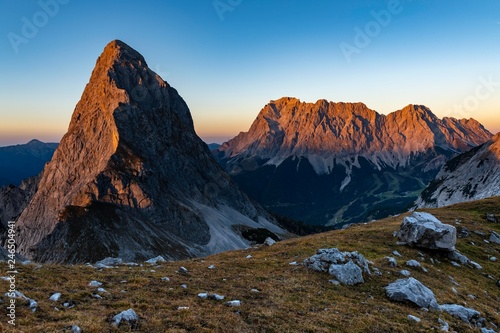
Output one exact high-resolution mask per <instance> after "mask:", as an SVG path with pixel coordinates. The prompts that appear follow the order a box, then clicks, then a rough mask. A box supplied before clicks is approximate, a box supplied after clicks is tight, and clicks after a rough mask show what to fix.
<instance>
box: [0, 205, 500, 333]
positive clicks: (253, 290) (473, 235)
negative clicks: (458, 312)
mask: <svg viewBox="0 0 500 333" xmlns="http://www.w3.org/2000/svg"><path fill="white" fill-rule="evenodd" d="M425 211H428V212H430V213H432V214H434V215H435V216H436V217H437V218H439V219H440V220H441V221H442V222H444V223H448V224H452V225H454V226H456V227H458V229H459V230H463V228H464V227H465V228H467V229H468V230H470V234H469V235H468V236H467V237H464V238H458V239H457V246H456V247H457V249H458V250H459V251H460V252H462V253H463V254H464V255H466V256H467V257H469V258H470V259H471V260H473V261H476V262H477V263H479V264H480V265H481V266H482V267H483V269H482V270H478V269H474V268H469V267H465V266H462V267H454V266H453V265H452V264H451V263H450V260H449V259H447V258H446V256H444V255H443V254H439V253H436V252H432V251H423V250H419V249H414V248H410V247H408V246H405V245H397V244H396V242H397V241H398V239H397V238H395V237H394V236H393V233H394V232H395V231H397V230H398V229H399V225H400V224H401V222H402V220H403V215H401V216H397V217H390V218H386V219H383V220H380V221H376V222H373V223H368V224H363V225H355V226H352V227H351V228H349V229H346V230H336V231H330V232H325V233H321V234H316V235H311V236H306V237H301V238H295V239H291V240H286V241H282V242H278V243H276V244H274V245H272V246H257V247H255V248H250V249H246V250H240V251H232V252H226V253H221V254H218V255H213V256H210V257H206V258H201V259H195V260H189V261H180V262H166V263H161V264H159V265H150V264H145V263H144V264H142V265H141V266H118V267H117V268H109V269H101V270H98V269H96V268H93V267H90V266H84V265H81V266H63V265H38V264H36V263H33V264H27V265H20V264H18V265H17V270H18V271H19V273H18V274H17V281H16V284H17V289H18V290H19V291H21V292H22V293H24V294H25V295H26V296H27V297H29V298H31V299H34V300H36V301H37V302H38V307H37V310H36V311H35V312H32V311H31V310H30V309H29V307H28V306H26V305H24V304H23V301H21V300H18V301H17V313H16V327H15V329H13V327H12V326H10V325H8V324H7V320H8V317H7V316H6V305H7V303H8V301H9V299H8V298H7V297H5V296H4V292H3V291H4V290H6V289H8V282H6V281H0V286H1V289H0V290H1V291H2V295H1V297H0V318H3V319H2V321H1V322H0V328H1V329H0V331H7V332H64V331H67V332H71V326H72V325H78V326H79V327H80V328H81V329H82V331H83V332H131V331H136V332H149V333H153V332H266V333H268V332H430V331H436V332H438V331H439V330H440V327H441V326H442V325H441V324H440V323H439V319H442V320H444V321H446V322H447V323H449V325H450V331H453V330H455V331H457V332H479V331H480V330H479V328H475V327H472V326H469V325H468V324H466V323H464V322H462V321H461V320H460V319H457V318H453V317H451V316H450V315H448V314H447V313H444V312H440V311H436V310H430V311H425V310H421V309H419V308H416V307H415V306H412V305H411V304H402V303H394V302H391V301H389V300H388V298H387V296H386V295H385V291H384V286H386V285H388V284H389V283H391V282H394V281H395V280H397V279H399V278H402V276H401V275H400V274H399V271H400V270H401V269H407V270H409V271H410V272H411V276H413V277H414V278H416V279H418V280H419V281H421V282H422V283H423V284H424V285H426V286H427V287H429V288H430V289H431V290H432V291H433V292H434V293H435V295H436V299H437V300H438V302H439V303H440V304H443V303H455V304H461V305H465V306H467V307H470V308H473V309H475V310H477V311H479V312H480V313H481V316H482V317H484V318H486V321H487V323H494V324H496V325H499V324H500V287H499V285H498V282H497V281H498V280H499V279H500V269H499V265H500V263H499V262H498V261H496V262H495V261H491V260H490V259H491V257H492V256H494V257H500V245H498V244H494V243H487V242H485V241H484V240H485V239H488V237H489V235H490V232H491V231H492V230H493V231H496V232H500V223H494V222H488V221H487V220H486V219H485V215H486V214H499V215H500V197H497V198H492V199H486V200H482V201H477V202H471V203H465V204H459V205H455V206H451V207H446V208H440V209H428V210H425ZM332 247H337V248H339V249H340V250H342V251H358V252H360V253H361V254H363V255H364V256H365V257H366V258H367V259H368V260H370V261H372V262H373V265H374V266H375V267H377V268H378V269H379V270H380V271H381V272H382V275H381V276H378V275H375V274H373V275H371V276H365V283H364V284H360V285H356V286H344V285H334V284H332V283H330V282H329V280H330V279H331V276H330V275H328V274H327V273H318V272H316V271H313V270H311V269H308V268H306V267H304V266H302V265H300V264H301V263H302V261H303V260H304V259H306V258H308V257H310V256H312V255H314V254H315V253H316V251H317V250H318V249H320V248H332ZM395 250H396V251H398V252H399V253H400V254H401V255H402V257H396V259H397V260H398V266H397V267H390V266H389V264H388V261H387V259H386V258H385V257H386V256H394V255H393V251H395ZM419 252H420V254H419ZM249 256H251V257H249ZM419 257H424V259H425V260H424V261H421V264H422V266H423V267H425V268H426V269H427V270H428V272H427V273H424V272H423V271H422V270H420V269H414V268H410V267H406V266H405V265H404V263H405V262H406V261H408V260H410V259H418V258H419ZM431 258H432V259H433V261H434V263H432V262H431ZM291 262H297V263H299V265H290V263H291ZM210 265H214V266H215V268H212V269H209V268H208V267H209V266H210ZM181 266H183V267H185V268H186V269H187V270H188V273H182V272H178V271H179V269H180V267H181ZM0 269H1V270H2V272H6V271H7V267H6V265H5V264H2V265H1V266H0ZM1 274H5V273H1ZM164 277H168V278H169V280H168V281H167V280H166V279H163V280H162V278H164ZM450 277H451V278H450ZM452 278H453V280H452ZM91 280H97V281H100V282H102V283H103V285H102V287H103V288H104V289H105V290H106V291H107V292H97V291H96V289H97V288H96V287H90V286H89V282H90V281H91ZM454 282H455V283H454ZM183 284H185V285H186V286H184V287H183V286H182V285H183ZM452 288H455V291H456V293H455V292H454V291H453V289H452ZM257 291H258V292H257ZM56 292H60V293H61V294H62V296H61V298H60V300H59V301H56V302H55V301H51V300H49V297H50V296H51V295H52V294H54V293H56ZM202 292H213V293H217V294H219V295H223V296H225V299H224V300H223V301H217V300H210V299H201V298H199V297H198V294H199V293H202ZM96 294H99V295H100V297H102V298H100V299H99V298H96V296H94V295H96ZM231 300H240V301H241V306H239V307H229V306H227V305H225V302H227V301H231ZM63 303H66V305H69V306H64V305H63ZM179 307H188V309H185V308H184V309H182V310H179ZM129 308H132V309H133V310H134V311H135V312H136V313H137V314H138V315H139V321H138V322H137V323H136V325H132V326H131V325H129V324H126V323H122V324H120V326H118V327H115V326H113V325H112V318H113V316H115V315H117V314H118V313H120V312H122V311H124V310H127V309H129ZM408 315H414V316H416V317H418V318H420V319H421V322H419V323H416V322H413V321H410V320H409V319H408ZM488 327H491V325H490V324H488Z"/></svg>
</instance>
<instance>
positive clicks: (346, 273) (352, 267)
mask: <svg viewBox="0 0 500 333" xmlns="http://www.w3.org/2000/svg"><path fill="white" fill-rule="evenodd" d="M328 272H329V273H330V274H331V275H333V276H335V278H336V279H337V280H338V281H339V282H340V283H342V284H346V285H348V286H352V285H355V284H359V283H364V282H365V280H364V279H363V271H362V270H361V268H359V266H358V265H356V264H355V263H354V262H353V261H352V260H349V262H348V263H347V264H332V265H330V268H329V269H328Z"/></svg>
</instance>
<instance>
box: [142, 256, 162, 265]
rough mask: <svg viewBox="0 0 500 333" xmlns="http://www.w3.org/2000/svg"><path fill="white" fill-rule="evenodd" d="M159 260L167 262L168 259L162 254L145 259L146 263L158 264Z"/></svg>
mask: <svg viewBox="0 0 500 333" xmlns="http://www.w3.org/2000/svg"><path fill="white" fill-rule="evenodd" d="M159 262H167V260H165V258H163V257H162V256H158V257H154V258H151V259H149V260H146V261H145V263H147V264H151V265H156V264H157V263H159Z"/></svg>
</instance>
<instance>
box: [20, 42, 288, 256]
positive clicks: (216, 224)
mask: <svg viewBox="0 0 500 333" xmlns="http://www.w3.org/2000/svg"><path fill="white" fill-rule="evenodd" d="M271 221H273V220H272V218H270V217H269V215H268V214H267V213H266V212H265V211H264V210H262V209H261V208H260V207H259V206H258V205H254V204H253V203H252V202H251V201H250V200H249V199H248V197H246V195H244V194H243V193H241V192H240V191H239V190H238V189H237V187H236V186H235V185H233V184H232V182H231V180H230V179H229V177H228V176H227V175H226V174H225V173H224V172H223V170H222V169H221V168H220V167H219V166H218V165H217V163H216V161H215V160H214V159H213V158H212V156H211V155H210V152H209V151H208V148H207V146H206V145H205V144H204V143H203V142H202V141H201V139H200V138H199V137H198V136H197V135H196V133H195V131H194V126H193V121H192V118H191V114H190V112H189V108H188V106H187V105H186V103H185V102H184V100H183V99H182V98H181V97H180V96H179V94H178V93H177V91H176V90H175V89H174V88H172V87H171V86H170V85H168V84H167V83H166V82H165V81H164V80H163V79H162V78H161V77H160V76H158V75H157V74H156V73H154V72H153V71H152V70H151V69H149V68H148V67H147V64H146V62H145V60H144V58H143V57H142V56H141V55H140V54H139V53H138V52H137V51H135V50H134V49H132V48H131V47H130V46H128V45H127V44H125V43H123V42H121V41H113V42H111V43H109V44H108V45H107V46H106V47H105V49H104V51H103V53H102V54H101V56H100V57H99V58H98V60H97V62H96V66H95V68H94V70H93V72H92V75H91V78H90V81H89V83H88V84H87V86H86V87H85V90H84V92H83V94H82V97H81V100H80V101H79V102H78V104H77V106H76V108H75V110H74V113H73V116H72V119H71V123H70V125H69V129H68V132H67V133H66V134H65V136H64V137H63V139H62V140H61V143H60V145H59V147H58V148H57V150H56V152H55V153H54V156H53V158H52V160H51V161H50V162H49V163H48V164H47V166H46V167H45V169H44V171H43V175H42V178H41V181H40V184H39V188H38V191H37V192H36V194H35V195H34V197H33V199H32V201H31V203H30V204H29V205H28V207H27V208H26V209H25V210H24V211H23V213H22V214H21V216H20V218H19V221H18V228H19V234H20V237H19V239H20V242H19V244H18V248H19V250H20V252H22V253H24V254H25V255H27V256H28V257H31V258H34V259H36V260H41V261H92V260H98V259H102V258H103V257H105V256H118V255H119V256H120V257H125V258H127V257H128V258H130V259H133V258H135V257H147V256H154V255H158V254H162V255H164V256H165V257H170V258H182V257H192V256H197V255H202V254H210V253H214V252H218V251H222V250H227V249H232V248H239V247H245V246H247V245H248V243H247V242H246V241H245V240H244V239H242V237H241V234H240V233H239V231H238V230H240V229H238V228H232V227H231V226H232V225H233V224H239V225H244V226H246V227H249V226H251V227H264V228H265V227H266V226H267V227H268V228H270V229H274V231H281V229H280V228H278V227H277V226H275V225H274V224H273V223H272V222H271ZM259 224H260V225H259ZM103 229H104V230H103ZM240 231H241V230H240ZM117 234H119V236H118V235H117ZM138 234H140V235H141V239H140V240H138V239H137V237H136V235H138ZM214 237H219V238H221V239H218V240H216V239H214ZM82 244H83V245H82ZM81 247H83V250H82V248H81ZM92 247H94V248H95V250H93V251H90V252H88V253H87V252H86V251H85V249H90V248H92Z"/></svg>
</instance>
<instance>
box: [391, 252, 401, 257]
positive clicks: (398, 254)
mask: <svg viewBox="0 0 500 333" xmlns="http://www.w3.org/2000/svg"><path fill="white" fill-rule="evenodd" d="M392 254H394V255H395V256H396V257H402V255H401V253H399V252H398V251H396V250H394V251H392Z"/></svg>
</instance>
